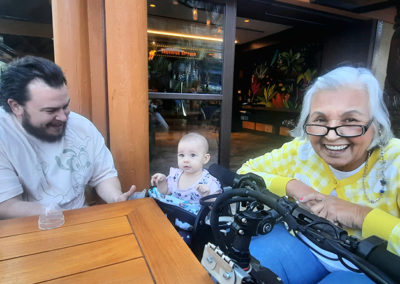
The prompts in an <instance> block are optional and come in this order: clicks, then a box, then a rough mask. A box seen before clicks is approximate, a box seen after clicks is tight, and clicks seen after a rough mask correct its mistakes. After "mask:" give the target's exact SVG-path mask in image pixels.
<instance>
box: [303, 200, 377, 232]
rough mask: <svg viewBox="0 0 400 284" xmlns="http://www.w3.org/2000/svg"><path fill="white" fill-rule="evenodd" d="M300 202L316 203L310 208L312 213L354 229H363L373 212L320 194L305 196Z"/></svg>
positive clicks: (364, 207) (367, 208)
mask: <svg viewBox="0 0 400 284" xmlns="http://www.w3.org/2000/svg"><path fill="white" fill-rule="evenodd" d="M299 201H300V203H301V204H304V203H305V204H310V202H312V203H314V204H313V205H312V206H311V207H309V209H310V211H311V212H312V213H314V214H315V215H317V216H319V217H321V218H325V219H327V220H329V221H331V222H332V223H334V224H335V225H338V226H342V227H347V228H352V229H361V228H362V224H363V222H364V218H365V216H366V215H367V214H368V212H369V211H371V210H372V208H369V207H366V206H361V205H357V204H354V203H351V202H349V201H346V200H343V199H340V198H338V197H336V196H331V195H325V194H322V193H319V192H315V193H311V194H308V195H305V196H304V197H302V198H300V199H299Z"/></svg>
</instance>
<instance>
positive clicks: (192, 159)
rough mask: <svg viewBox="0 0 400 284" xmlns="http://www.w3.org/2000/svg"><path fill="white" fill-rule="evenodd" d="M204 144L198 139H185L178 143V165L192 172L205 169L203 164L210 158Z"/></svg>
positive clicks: (187, 171) (183, 169) (195, 172)
mask: <svg viewBox="0 0 400 284" xmlns="http://www.w3.org/2000/svg"><path fill="white" fill-rule="evenodd" d="M205 151H206V150H205V147H204V145H203V144H202V143H201V142H199V141H197V140H185V141H182V142H179V144H178V166H179V168H180V169H181V170H182V171H184V172H186V173H190V174H197V173H199V172H201V171H202V170H203V165H204V164H206V163H207V162H208V160H209V154H207V153H206V152H205Z"/></svg>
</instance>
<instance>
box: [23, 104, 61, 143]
mask: <svg viewBox="0 0 400 284" xmlns="http://www.w3.org/2000/svg"><path fill="white" fill-rule="evenodd" d="M30 118H31V117H30V115H29V114H28V113H27V112H26V111H25V110H24V115H23V116H22V127H23V128H24V129H25V130H26V132H28V133H29V134H31V135H32V136H34V137H36V138H37V139H39V140H42V141H45V142H57V141H60V140H61V138H62V137H63V136H64V134H65V127H66V125H67V123H64V126H63V130H62V132H61V133H60V134H56V135H55V134H49V133H47V131H46V126H47V125H49V124H51V122H50V123H48V124H47V125H46V126H45V127H36V126H34V125H32V124H31V121H30Z"/></svg>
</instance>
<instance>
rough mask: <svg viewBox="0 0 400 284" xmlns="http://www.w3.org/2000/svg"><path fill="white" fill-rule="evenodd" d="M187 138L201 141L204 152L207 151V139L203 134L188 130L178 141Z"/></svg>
mask: <svg viewBox="0 0 400 284" xmlns="http://www.w3.org/2000/svg"><path fill="white" fill-rule="evenodd" d="M188 140H197V141H199V142H201V144H203V146H204V149H205V153H208V141H207V139H206V138H205V137H204V136H203V135H201V134H199V133H196V132H190V133H188V134H185V135H183V136H182V138H181V140H179V143H181V142H185V141H188Z"/></svg>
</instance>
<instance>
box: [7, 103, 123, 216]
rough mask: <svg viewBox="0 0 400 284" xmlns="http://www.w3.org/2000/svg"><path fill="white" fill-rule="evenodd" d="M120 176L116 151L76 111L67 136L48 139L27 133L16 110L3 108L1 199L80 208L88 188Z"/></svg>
mask: <svg viewBox="0 0 400 284" xmlns="http://www.w3.org/2000/svg"><path fill="white" fill-rule="evenodd" d="M114 176H117V171H116V170H115V167H114V162H113V158H112V155H111V153H110V151H109V150H108V148H107V147H106V145H105V144H104V139H103V137H102V135H101V134H100V132H99V131H98V130H97V129H96V127H95V126H94V125H93V124H92V123H91V122H90V121H89V120H88V119H86V118H84V117H83V116H81V115H79V114H77V113H74V112H71V113H70V115H69V117H68V121H67V127H66V130H65V135H64V137H63V138H62V139H61V140H60V141H58V142H51V143H49V142H44V141H41V140H39V139H37V138H35V137H33V136H32V135H30V134H28V133H27V132H26V131H25V129H24V128H23V127H22V126H21V124H20V123H19V122H18V121H17V119H16V117H15V116H14V115H13V114H9V113H7V112H5V111H4V109H3V108H0V185H1V186H0V202H3V201H5V200H8V199H10V198H12V197H15V196H18V195H20V194H22V197H23V200H25V201H33V202H39V203H41V204H45V205H46V204H54V203H56V204H58V206H60V207H61V208H62V209H74V208H80V207H83V206H85V205H86V203H85V187H86V185H89V186H91V187H95V186H96V185H97V184H99V183H100V182H101V181H103V180H106V179H108V178H110V177H114Z"/></svg>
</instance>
